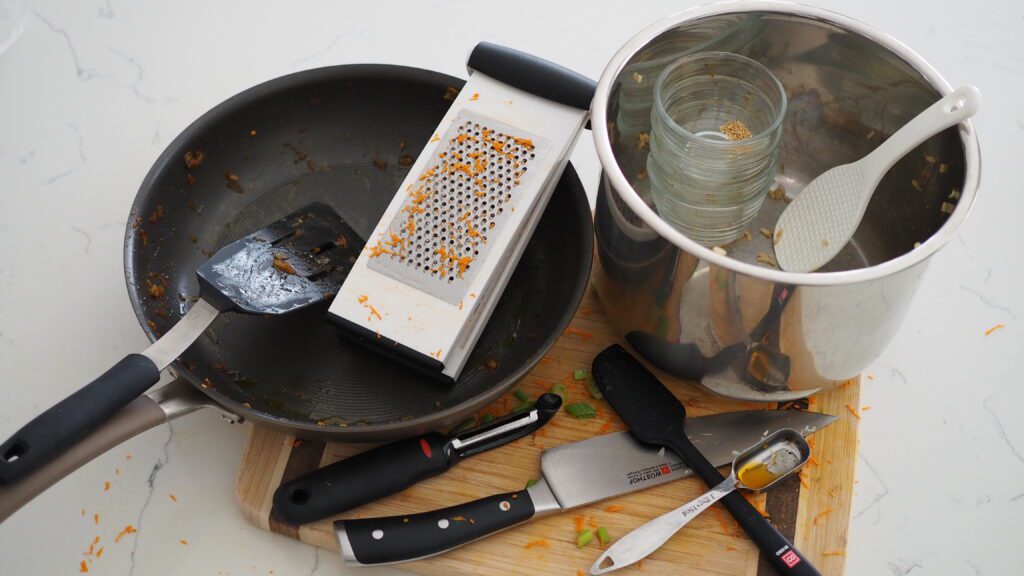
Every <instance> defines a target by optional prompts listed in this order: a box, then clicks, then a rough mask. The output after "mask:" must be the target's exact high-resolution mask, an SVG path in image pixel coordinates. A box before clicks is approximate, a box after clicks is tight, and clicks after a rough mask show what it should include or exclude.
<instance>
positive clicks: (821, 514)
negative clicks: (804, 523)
mask: <svg viewBox="0 0 1024 576" xmlns="http://www.w3.org/2000/svg"><path fill="white" fill-rule="evenodd" d="M835 511H836V509H835V508H825V509H824V510H822V511H821V512H819V513H818V515H817V516H815V517H814V520H812V521H811V523H812V524H814V525H815V526H817V525H818V520H820V519H822V518H824V517H825V516H828V515H829V514H831V513H833V512H835Z"/></svg>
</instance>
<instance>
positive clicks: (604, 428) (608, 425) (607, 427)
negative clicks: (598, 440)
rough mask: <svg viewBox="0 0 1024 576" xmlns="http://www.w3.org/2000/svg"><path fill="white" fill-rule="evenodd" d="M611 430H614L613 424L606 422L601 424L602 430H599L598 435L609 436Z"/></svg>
mask: <svg viewBox="0 0 1024 576" xmlns="http://www.w3.org/2000/svg"><path fill="white" fill-rule="evenodd" d="M611 429H612V423H611V422H605V423H604V424H601V427H600V428H598V429H597V433H598V434H607V433H608V431H609V430H611Z"/></svg>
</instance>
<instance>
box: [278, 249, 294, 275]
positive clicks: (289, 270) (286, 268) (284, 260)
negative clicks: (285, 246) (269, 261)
mask: <svg viewBox="0 0 1024 576" xmlns="http://www.w3.org/2000/svg"><path fill="white" fill-rule="evenodd" d="M274 268H277V269H278V270H280V271H281V272H284V273H285V274H298V272H296V271H295V268H294V267H292V265H291V264H289V263H288V256H286V255H285V254H278V253H275V254H274Z"/></svg>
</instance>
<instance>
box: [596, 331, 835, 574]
mask: <svg viewBox="0 0 1024 576" xmlns="http://www.w3.org/2000/svg"><path fill="white" fill-rule="evenodd" d="M593 374H594V382H595V383H596V384H597V387H598V388H600V389H601V393H602V394H604V398H605V400H607V401H608V403H609V404H611V406H612V408H614V409H615V412H617V413H618V415H619V416H621V417H622V420H623V421H624V422H626V424H627V425H628V426H629V428H630V433H631V434H632V435H633V436H634V437H636V439H637V440H639V441H641V442H643V443H645V444H650V445H655V446H663V447H667V448H669V449H671V450H673V451H675V452H676V453H677V454H679V455H680V456H681V457H682V458H683V461H684V462H685V463H686V464H687V466H689V467H690V468H692V469H693V471H694V472H695V473H696V474H697V476H699V477H700V478H701V480H703V481H704V483H705V484H707V485H708V486H709V487H710V486H716V485H718V484H719V483H720V482H722V481H723V480H724V479H725V478H724V477H723V476H722V475H721V474H720V473H719V472H718V470H717V469H716V466H719V465H720V464H719V463H712V462H711V461H709V460H708V458H707V457H706V455H704V454H703V453H702V450H700V449H699V448H698V447H697V446H696V445H694V444H693V443H692V442H690V441H689V435H688V434H686V433H685V431H686V429H687V428H689V426H690V423H689V422H686V407H685V406H684V405H683V403H682V402H680V401H679V399H678V398H676V397H675V395H673V394H672V392H671V391H669V389H668V388H666V387H665V385H664V384H662V383H661V381H660V380H658V378H657V377H656V376H655V375H654V374H652V373H651V371H650V370H648V369H647V368H645V367H644V365H643V364H641V363H640V361H638V360H637V359H636V358H634V357H633V356H632V355H631V354H630V353H629V352H627V351H626V349H625V348H623V347H622V346H619V345H617V344H613V345H611V346H609V347H608V348H606V349H605V350H604V351H602V352H601V353H600V354H598V355H597V357H596V358H594V364H593ZM721 503H722V504H723V505H724V506H725V509H726V510H728V511H729V513H730V514H732V517H733V518H735V519H736V522H737V523H738V524H739V525H740V527H741V528H742V529H743V531H744V532H745V533H746V534H747V536H749V537H750V539H751V540H752V541H753V542H754V544H756V545H757V547H758V548H759V549H760V550H761V555H762V556H763V557H764V558H765V559H766V560H768V562H769V563H770V564H771V565H772V567H774V568H775V570H776V571H778V573H779V574H784V575H786V576H818V575H819V574H820V573H819V572H818V570H817V568H815V567H814V566H813V565H812V564H811V563H810V562H809V561H808V560H807V558H806V557H805V556H804V555H803V554H802V553H801V552H800V551H798V550H797V549H796V547H794V546H793V544H792V543H790V542H789V541H788V540H787V539H786V537H785V536H783V535H782V533H781V532H779V531H778V530H777V529H776V528H775V527H774V526H772V525H771V524H770V523H769V522H768V520H767V519H766V518H765V517H764V516H762V515H761V513H760V512H758V511H757V509H756V508H754V506H753V505H752V504H751V503H750V502H749V501H747V499H746V498H744V497H743V494H741V493H739V492H732V493H730V494H729V495H727V496H725V497H724V498H722V499H721Z"/></svg>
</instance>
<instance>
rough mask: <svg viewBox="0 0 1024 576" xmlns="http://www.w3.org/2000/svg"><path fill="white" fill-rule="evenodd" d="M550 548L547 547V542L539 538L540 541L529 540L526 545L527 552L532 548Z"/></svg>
mask: <svg viewBox="0 0 1024 576" xmlns="http://www.w3.org/2000/svg"><path fill="white" fill-rule="evenodd" d="M550 547H551V546H550V545H548V541H547V540H544V539H543V538H541V539H540V540H531V541H529V542H527V543H526V548H527V549H528V550H529V549H532V548H550Z"/></svg>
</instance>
